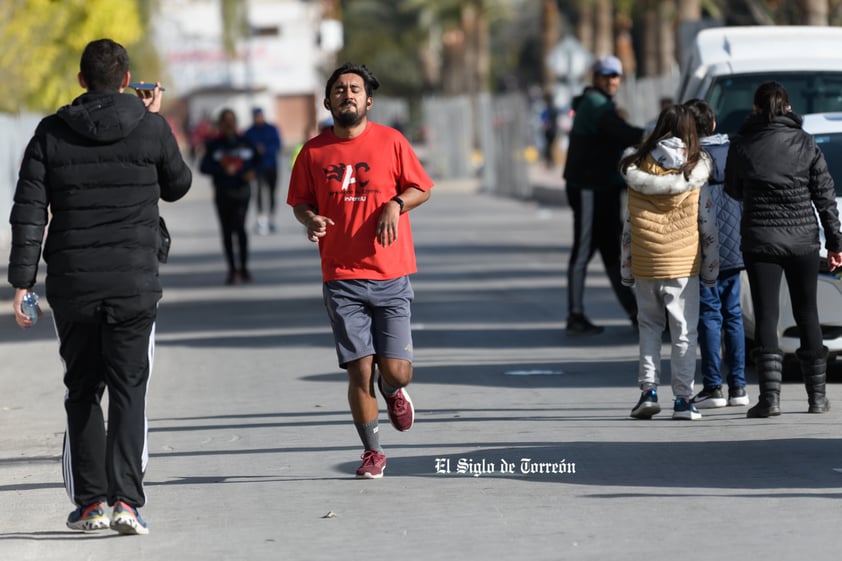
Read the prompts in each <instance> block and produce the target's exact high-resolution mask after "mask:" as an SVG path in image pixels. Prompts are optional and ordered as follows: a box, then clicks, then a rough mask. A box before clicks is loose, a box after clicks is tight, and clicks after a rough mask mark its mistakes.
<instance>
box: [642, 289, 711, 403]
mask: <svg viewBox="0 0 842 561" xmlns="http://www.w3.org/2000/svg"><path fill="white" fill-rule="evenodd" d="M635 287H636V288H637V292H636V294H637V310H638V311H637V319H638V322H639V326H640V366H639V369H638V383H639V384H640V386H641V388H643V387H644V386H645V385H652V384H655V385H658V384H660V381H661V334H662V333H663V332H664V328H665V327H666V321H667V319H669V328H670V336H671V338H672V345H671V346H672V350H671V353H670V371H671V374H672V393H673V394H674V395H675V397H685V398H688V399H689V398H690V397H691V396H692V395H693V379H694V378H695V375H696V347H697V344H698V331H697V330H698V325H699V278H698V277H684V278H679V279H640V278H638V279H635Z"/></svg>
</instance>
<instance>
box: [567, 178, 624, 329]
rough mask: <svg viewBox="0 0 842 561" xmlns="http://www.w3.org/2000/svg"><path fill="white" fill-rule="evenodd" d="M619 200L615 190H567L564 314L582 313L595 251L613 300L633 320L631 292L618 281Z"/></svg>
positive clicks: (618, 192) (573, 188) (569, 188)
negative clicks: (569, 232)
mask: <svg viewBox="0 0 842 561" xmlns="http://www.w3.org/2000/svg"><path fill="white" fill-rule="evenodd" d="M621 196H624V194H623V193H622V192H620V191H619V190H618V189H617V188H608V189H580V188H578V187H572V186H569V185H568V186H567V201H568V202H569V203H570V208H572V209H573V248H572V250H571V251H570V262H569V266H568V269H567V311H568V314H582V313H584V312H585V303H584V300H585V277H586V276H587V272H588V263H590V260H591V258H592V257H593V254H594V253H595V252H596V251H597V250H599V253H600V255H601V256H602V263H603V265H604V266H605V272H606V274H607V275H608V279H609V280H610V281H611V287H612V288H613V289H614V293H615V294H616V295H617V300H619V301H620V305H621V306H623V309H624V310H625V311H626V314H628V316H629V317H636V316H637V302H636V300H635V297H634V292H632V290H631V288H629V287H627V286H623V283H622V282H621V278H620V237H621V236H622V235H623V226H622V217H621V216H620V212H621V211H620V207H621V204H620V197H621Z"/></svg>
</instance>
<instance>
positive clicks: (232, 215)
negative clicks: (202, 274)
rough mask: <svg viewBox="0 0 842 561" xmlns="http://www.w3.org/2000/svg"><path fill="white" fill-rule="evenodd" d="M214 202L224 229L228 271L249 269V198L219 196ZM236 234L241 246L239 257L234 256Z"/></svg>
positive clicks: (223, 245)
mask: <svg viewBox="0 0 842 561" xmlns="http://www.w3.org/2000/svg"><path fill="white" fill-rule="evenodd" d="M214 202H215V204H216V214H217V216H218V217H219V227H220V229H221V230H222V248H223V249H224V250H225V260H226V262H227V263H228V272H229V273H233V272H235V271H238V270H239V271H241V272H244V271H247V270H248V247H249V238H248V233H247V232H246V213H247V212H248V208H249V199H247V198H246V199H242V200H241V199H235V198H231V197H222V196H217V197H216V198H215V199H214ZM235 236H236V237H237V242H238V246H239V259H236V258H235V257H234V237H235ZM238 264H239V268H238V267H237V265H238Z"/></svg>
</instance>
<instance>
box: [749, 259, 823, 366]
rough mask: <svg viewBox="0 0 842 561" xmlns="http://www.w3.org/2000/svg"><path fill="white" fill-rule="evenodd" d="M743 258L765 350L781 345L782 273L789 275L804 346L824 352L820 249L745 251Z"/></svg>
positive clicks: (756, 336)
mask: <svg viewBox="0 0 842 561" xmlns="http://www.w3.org/2000/svg"><path fill="white" fill-rule="evenodd" d="M743 261H744V262H745V266H746V273H748V281H749V283H750V285H751V302H752V304H753V305H754V321H755V328H754V331H755V333H754V341H755V343H756V344H757V346H758V347H760V348H762V349H766V350H773V349H779V348H780V344H779V342H778V317H779V314H780V309H779V293H780V288H781V275H782V274H783V275H786V282H787V285H788V286H789V299H790V302H791V303H792V315H793V317H794V318H795V323H796V325H797V326H798V334H799V337H800V339H801V349H802V350H803V351H805V352H816V353H821V351H822V346H823V344H824V342H823V340H822V330H821V326H820V325H819V311H818V304H817V303H816V292H817V285H818V278H819V253H818V251H814V252H811V253H808V254H807V255H797V256H787V257H772V256H768V255H757V254H750V253H746V254H745V255H743Z"/></svg>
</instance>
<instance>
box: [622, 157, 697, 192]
mask: <svg viewBox="0 0 842 561" xmlns="http://www.w3.org/2000/svg"><path fill="white" fill-rule="evenodd" d="M710 172H711V161H710V157H709V156H708V155H707V154H706V153H705V152H702V153H701V154H700V155H699V161H698V163H696V166H695V167H694V168H693V171H692V172H690V177H689V178H688V179H685V178H684V174H683V173H667V174H664V175H655V174H651V173H647V172H645V171H641V170H640V169H639V168H638V167H637V166H636V165H634V164H632V165H630V166H629V167H628V168H627V169H626V171H625V172H624V173H623V177H624V178H625V180H626V183H627V184H628V186H629V188H631V189H634V190H635V191H637V192H638V193H641V194H643V195H678V194H681V193H685V192H687V191H692V190H694V189H699V188H701V187H702V185H704V184H705V183H707V181H708V178H709V177H710Z"/></svg>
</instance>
